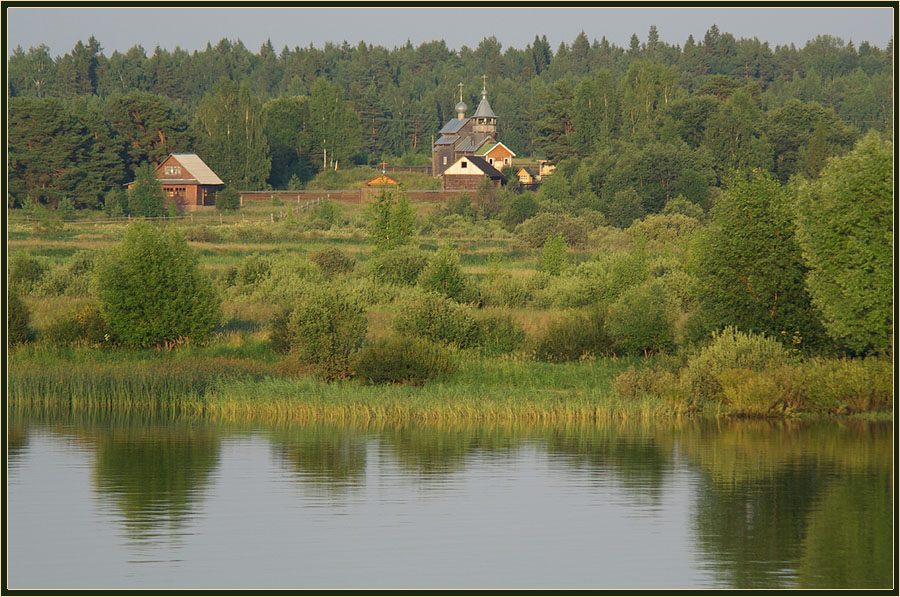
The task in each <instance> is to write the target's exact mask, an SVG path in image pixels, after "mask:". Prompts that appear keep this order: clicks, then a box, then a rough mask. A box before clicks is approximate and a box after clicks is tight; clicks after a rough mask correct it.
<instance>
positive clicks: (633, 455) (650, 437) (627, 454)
mask: <svg viewBox="0 0 900 597" xmlns="http://www.w3.org/2000/svg"><path fill="white" fill-rule="evenodd" d="M659 433H660V432H659V431H658V430H657V429H655V428H653V427H650V426H647V425H634V424H614V423H610V424H608V425H602V426H599V427H598V426H572V427H558V428H553V427H548V428H546V429H545V430H543V432H542V433H541V434H540V437H541V439H542V440H543V441H544V443H545V444H546V446H547V451H548V452H549V453H550V454H551V455H553V456H557V457H561V458H558V460H557V461H558V462H564V463H567V464H568V465H570V466H574V467H576V468H578V469H584V470H588V471H592V472H595V473H609V474H611V475H612V476H613V478H614V479H616V480H618V481H619V482H620V483H621V485H622V487H623V488H624V489H626V490H627V491H628V492H629V494H630V495H631V497H632V498H634V499H635V500H636V501H639V502H643V501H646V500H648V499H649V500H650V501H651V502H652V503H658V502H659V501H660V500H661V498H662V490H663V484H664V483H665V480H666V478H667V477H668V476H670V473H671V470H672V450H671V448H667V447H666V446H665V445H663V444H661V443H660V441H659ZM594 477H595V478H597V479H600V478H601V476H599V475H594Z"/></svg>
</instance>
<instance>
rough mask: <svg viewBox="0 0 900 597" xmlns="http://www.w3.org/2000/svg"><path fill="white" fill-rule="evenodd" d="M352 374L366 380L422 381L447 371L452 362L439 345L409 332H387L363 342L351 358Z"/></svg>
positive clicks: (451, 370) (447, 353) (452, 365)
mask: <svg viewBox="0 0 900 597" xmlns="http://www.w3.org/2000/svg"><path fill="white" fill-rule="evenodd" d="M354 369H355V370H356V375H357V377H359V378H360V379H362V380H363V381H365V382H366V383H371V384H382V383H400V384H404V383H408V384H413V385H421V384H424V383H425V382H426V381H428V380H429V379H432V378H434V377H437V376H439V375H450V374H452V373H454V372H455V371H456V364H455V363H454V362H453V359H452V357H451V355H450V352H449V351H448V350H447V349H446V348H444V347H442V346H438V345H437V344H434V343H433V342H429V341H428V340H424V339H422V338H414V337H409V336H391V337H389V338H383V339H381V340H378V341H377V342H375V344H372V345H369V346H366V347H365V348H363V349H362V350H360V351H359V353H358V354H357V355H356V359H355V360H354Z"/></svg>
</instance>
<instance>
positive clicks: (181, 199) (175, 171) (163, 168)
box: [156, 153, 225, 210]
mask: <svg viewBox="0 0 900 597" xmlns="http://www.w3.org/2000/svg"><path fill="white" fill-rule="evenodd" d="M156 176H157V178H158V179H159V182H160V183H161V184H162V188H163V193H165V195H166V206H168V205H169V202H170V201H173V200H174V201H175V204H176V205H177V206H178V208H179V209H187V210H192V209H197V208H198V207H202V206H205V205H215V204H216V196H217V195H218V193H219V191H220V190H222V188H223V187H224V186H225V183H224V182H222V179H220V178H219V177H218V176H216V173H215V172H213V171H212V170H210V168H209V166H207V165H206V164H205V163H204V162H203V160H201V159H200V156H198V155H197V154H196V153H172V154H169V157H167V158H166V159H165V160H163V163H162V164H160V165H159V166H157V168H156Z"/></svg>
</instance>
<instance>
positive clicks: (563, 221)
mask: <svg viewBox="0 0 900 597" xmlns="http://www.w3.org/2000/svg"><path fill="white" fill-rule="evenodd" d="M590 229H591V226H590V224H588V223H587V222H585V221H584V220H583V219H581V218H573V217H572V216H567V215H564V214H551V213H542V214H538V215H536V216H534V217H533V218H529V219H528V220H525V221H524V222H522V223H521V224H519V225H518V226H517V227H516V236H518V237H519V238H520V239H522V241H523V242H524V243H525V244H527V245H528V246H529V247H534V248H536V249H539V248H541V247H543V246H544V243H545V242H547V239H548V238H552V237H554V236H556V235H557V234H561V235H562V237H563V239H565V241H566V244H567V245H568V246H570V247H576V246H584V245H585V244H587V239H588V231H589V230H590Z"/></svg>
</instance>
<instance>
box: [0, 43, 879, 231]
mask: <svg viewBox="0 0 900 597" xmlns="http://www.w3.org/2000/svg"><path fill="white" fill-rule="evenodd" d="M892 46H893V40H891V42H889V44H888V46H887V47H886V48H884V49H880V48H878V47H875V46H872V45H870V44H869V43H868V42H863V43H861V44H860V45H859V47H858V48H857V47H856V46H855V45H854V44H853V43H845V42H844V41H843V40H840V39H838V38H835V37H831V36H819V37H817V38H816V39H814V40H811V41H809V42H808V43H807V44H806V45H805V46H804V47H802V48H798V47H796V46H794V45H790V46H776V47H775V49H774V50H773V49H772V48H771V47H770V46H769V44H768V43H766V42H761V41H759V40H758V39H755V38H754V39H746V38H742V39H735V37H734V36H733V35H731V34H730V33H723V32H720V31H719V30H718V28H717V27H716V26H715V25H713V26H712V27H710V29H709V30H708V31H707V32H706V35H705V36H704V38H703V39H702V40H699V41H696V40H694V39H693V37H689V38H688V40H687V41H685V43H684V44H683V45H680V46H679V45H671V44H668V43H666V42H664V41H662V40H661V39H660V36H659V32H658V31H657V29H656V27H651V28H650V31H649V32H648V35H647V39H646V41H644V42H642V41H641V40H640V39H639V38H638V37H637V35H633V36H632V38H631V42H630V44H629V47H628V48H622V47H618V46H616V45H615V44H611V43H610V42H609V41H608V40H606V39H605V38H603V39H601V40H600V41H597V40H596V39H595V40H593V41H589V40H588V37H587V36H586V35H585V34H584V33H583V32H582V33H580V34H579V35H578V36H577V37H576V38H575V39H574V40H573V42H572V43H571V44H569V43H566V42H563V43H561V44H560V45H559V46H558V47H557V48H556V50H555V51H554V50H553V49H552V48H551V47H550V45H549V43H548V42H547V40H546V36H537V35H536V36H535V39H534V41H533V43H531V44H529V45H528V46H526V47H525V48H524V49H517V48H503V47H502V45H501V44H500V43H499V42H498V41H497V40H496V38H494V37H488V38H485V39H483V40H482V41H481V42H480V43H479V44H478V46H477V47H476V48H474V49H472V48H468V47H466V46H463V47H462V48H461V49H460V50H459V51H453V50H450V49H449V48H447V46H446V44H445V42H443V41H432V42H428V43H423V44H420V45H419V46H418V47H413V45H412V44H411V43H409V42H407V44H406V45H404V46H400V47H396V48H394V49H392V50H388V49H386V48H383V47H381V46H373V45H371V44H366V43H364V42H360V43H359V44H358V45H356V46H351V45H350V44H348V43H346V42H345V43H344V44H341V45H337V44H325V45H324V47H322V48H314V47H312V46H309V47H305V48H301V47H300V46H297V47H295V48H294V49H290V48H288V47H284V48H283V49H282V50H281V52H280V53H277V52H276V51H275V49H274V48H273V46H272V44H271V43H270V42H266V43H265V44H263V45H262V47H261V48H260V50H259V52H258V53H253V52H251V51H250V50H248V49H247V48H246V47H244V45H243V44H242V43H241V42H240V41H235V42H232V41H229V40H227V39H223V40H221V41H220V42H219V43H218V44H216V45H215V46H213V45H212V44H208V45H207V47H206V49H205V50H203V51H195V52H193V53H188V52H186V51H184V50H182V49H180V48H175V49H174V50H172V51H169V50H166V49H162V48H159V47H157V48H156V49H155V50H154V52H153V53H152V54H151V55H148V53H147V52H146V51H145V50H144V49H143V48H142V47H140V46H134V47H132V48H131V49H129V50H128V51H127V52H125V53H120V52H118V51H116V52H113V53H112V54H111V55H110V56H108V57H107V56H106V55H105V54H104V52H103V50H102V47H101V45H100V43H99V41H98V40H96V39H95V38H93V37H91V38H90V39H89V40H88V41H87V43H83V42H78V43H77V44H76V45H75V47H74V48H73V49H72V50H71V51H70V52H69V53H67V54H65V55H63V56H61V57H57V58H53V57H51V56H50V54H49V50H48V49H47V47H46V46H43V45H42V46H39V47H37V48H29V50H28V51H27V52H26V51H24V50H23V49H22V48H16V50H15V51H14V52H13V54H12V55H11V56H10V57H9V58H8V60H7V74H8V78H7V94H8V96H9V98H10V101H9V123H10V126H9V131H10V134H9V162H10V183H9V196H8V203H11V204H18V205H21V204H24V203H25V202H26V201H28V200H31V201H37V202H41V203H47V204H50V205H55V204H56V203H57V202H59V201H60V200H61V199H63V198H66V197H68V198H70V199H71V200H72V201H74V203H75V205H76V206H78V207H98V206H100V205H101V204H102V203H103V201H104V197H105V195H106V194H107V193H109V192H110V190H112V189H116V188H120V187H121V185H122V184H123V183H124V182H128V181H130V180H133V179H134V174H135V172H136V169H137V168H138V167H139V166H140V165H141V164H143V163H147V162H149V163H158V162H159V160H161V159H162V158H163V157H164V156H165V155H167V154H168V153H171V152H179V151H196V152H197V153H199V154H200V155H201V156H202V157H203V159H204V160H205V161H206V162H207V163H208V164H209V165H210V166H211V167H212V168H213V170H214V171H216V172H217V173H218V174H219V176H220V177H221V178H222V179H223V180H224V181H225V182H226V183H227V184H228V185H229V186H232V187H236V188H246V189H258V188H265V187H267V186H268V187H272V188H300V187H302V185H303V184H304V182H305V181H307V180H309V179H310V178H311V177H312V176H314V175H315V174H316V173H318V172H320V171H322V170H324V169H331V168H338V167H341V166H346V165H350V164H354V163H357V164H358V163H377V162H379V161H381V160H382V159H385V158H392V159H394V160H396V159H401V158H402V159H405V160H411V161H415V160H419V161H422V162H426V161H427V156H429V155H430V148H431V140H432V138H433V137H434V136H436V134H437V131H438V130H439V129H440V127H441V126H442V125H443V124H444V123H445V122H446V121H447V120H448V119H449V118H452V117H453V116H454V114H453V113H452V110H453V106H454V105H455V104H456V102H457V101H458V98H457V97H456V93H457V92H458V91H457V89H458V88H457V84H458V83H459V82H460V81H462V82H464V85H465V86H464V100H465V101H466V102H467V103H468V104H469V105H470V106H474V105H476V103H477V100H478V93H479V91H480V83H481V81H480V77H481V75H482V74H486V75H487V77H488V79H487V80H488V89H489V98H490V101H491V104H492V106H493V108H494V111H495V112H496V113H497V114H498V115H499V132H498V136H499V138H500V139H501V140H503V141H504V143H506V144H507V145H508V146H510V147H511V148H512V149H513V150H514V151H516V152H517V153H518V154H519V155H532V156H535V157H546V158H549V159H551V160H553V161H555V162H557V163H559V164H560V166H561V167H562V170H561V172H564V173H566V174H567V175H568V176H564V177H558V178H557V179H556V180H555V182H554V183H553V184H555V185H556V186H557V187H558V188H556V189H554V188H548V189H547V192H546V196H547V197H548V198H551V203H552V202H553V201H556V202H557V203H558V204H559V205H558V207H559V209H567V210H568V209H578V208H594V209H601V210H602V211H604V212H605V213H606V214H607V216H608V217H609V216H610V215H611V214H612V216H613V218H612V219H615V218H616V217H620V218H621V219H623V220H627V219H628V218H632V219H633V217H639V216H640V214H641V213H654V212H656V211H659V209H660V208H661V207H662V205H664V203H665V202H666V201H667V200H668V199H670V198H672V197H675V196H678V195H683V196H684V197H686V198H688V199H689V200H693V201H697V202H701V201H703V200H704V199H706V198H707V197H708V195H709V192H710V191H709V189H713V188H716V187H718V186H720V185H721V184H722V182H723V181H724V180H725V178H727V176H728V175H729V173H730V172H732V171H735V170H742V169H747V168H761V169H764V170H767V171H769V172H771V173H773V174H774V175H775V176H776V177H777V178H778V179H780V180H781V181H782V182H784V181H786V180H788V179H789V178H790V177H791V176H793V175H797V174H800V175H807V176H815V175H816V174H817V173H818V172H819V171H820V170H821V168H822V166H823V165H824V163H825V160H826V159H827V158H828V157H831V156H835V155H840V154H842V153H844V152H845V151H847V150H848V149H849V148H850V147H852V145H853V143H854V142H855V141H856V140H857V139H858V138H859V137H860V134H861V133H864V132H866V131H869V130H876V131H879V132H882V133H889V132H890V131H892V128H893V112H892V106H893V98H892V89H893V76H892V72H893V65H892V61H891V60H892V58H891V57H892V52H893V47H892ZM551 187H552V185H551ZM554 197H555V199H552V198H554ZM616 214H618V216H617V215H616ZM629 221H630V220H629Z"/></svg>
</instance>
